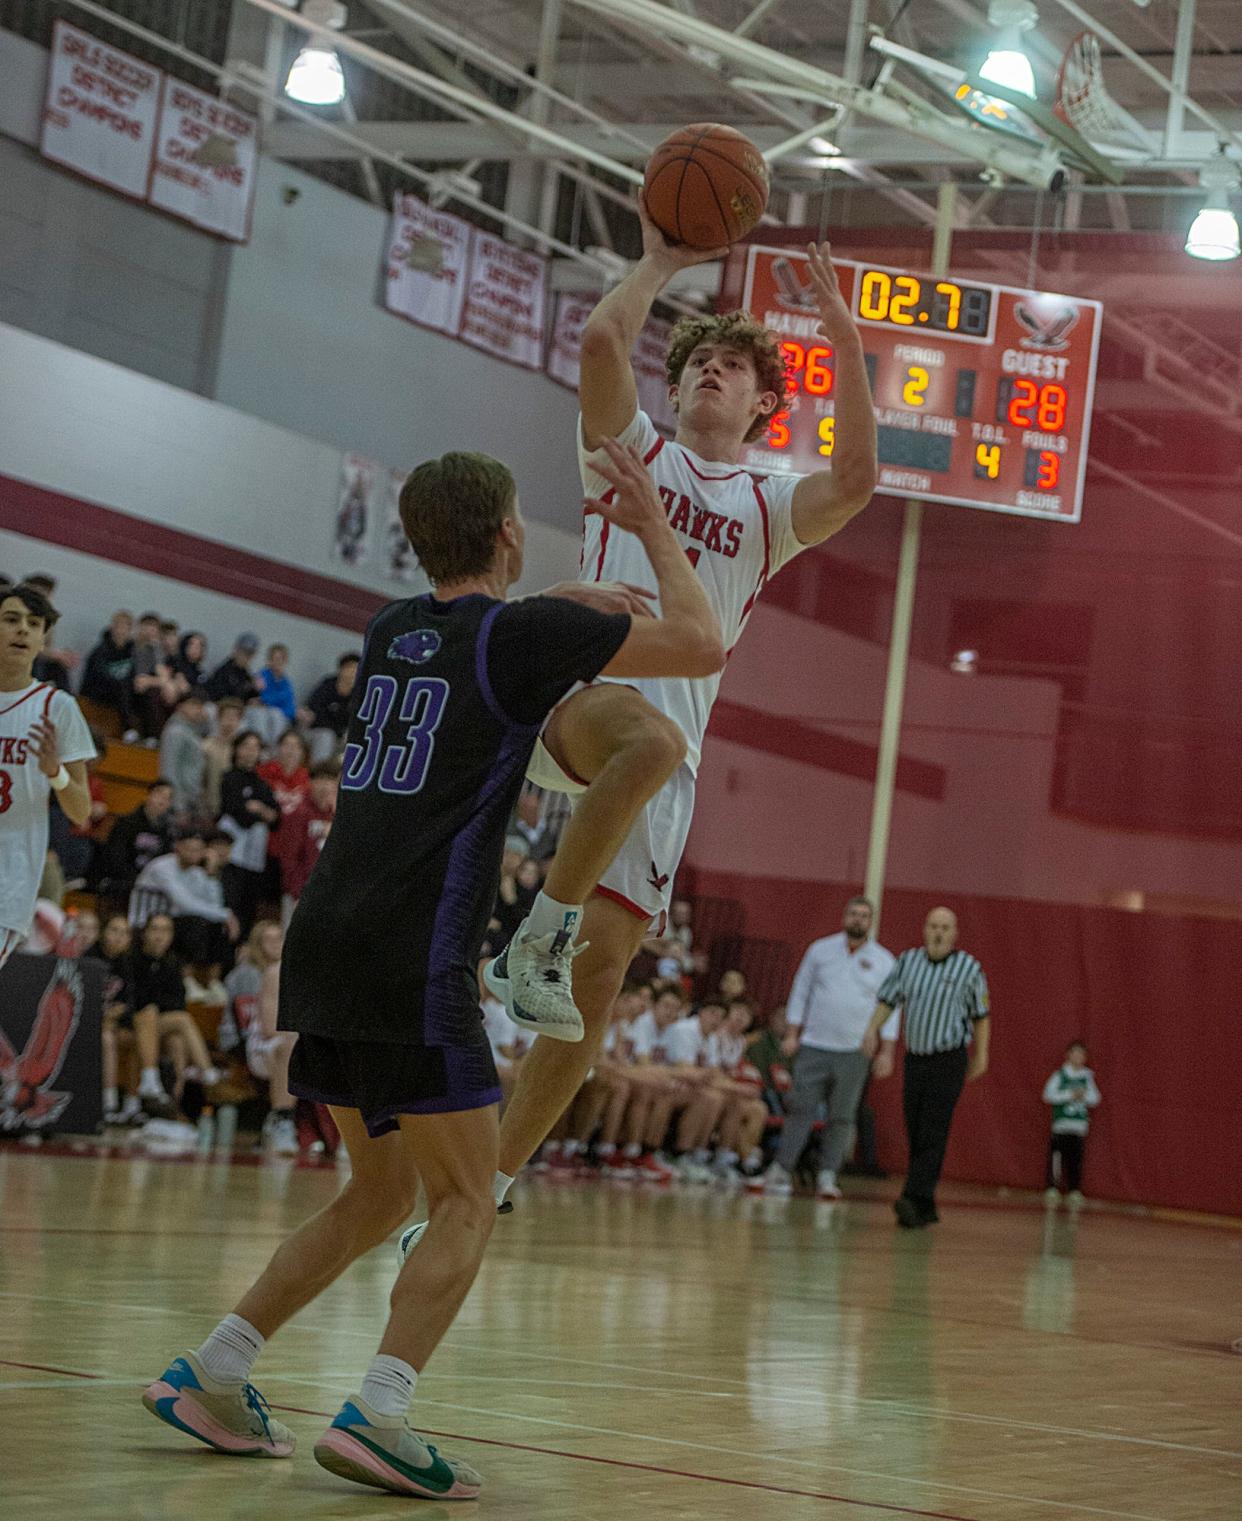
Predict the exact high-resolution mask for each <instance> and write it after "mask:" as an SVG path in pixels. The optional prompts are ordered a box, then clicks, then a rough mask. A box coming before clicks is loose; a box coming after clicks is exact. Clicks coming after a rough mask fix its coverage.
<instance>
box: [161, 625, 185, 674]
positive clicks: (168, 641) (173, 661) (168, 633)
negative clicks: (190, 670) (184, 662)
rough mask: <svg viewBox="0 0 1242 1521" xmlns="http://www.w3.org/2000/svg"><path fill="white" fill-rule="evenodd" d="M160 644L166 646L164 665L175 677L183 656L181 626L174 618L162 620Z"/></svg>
mask: <svg viewBox="0 0 1242 1521" xmlns="http://www.w3.org/2000/svg"><path fill="white" fill-rule="evenodd" d="M160 643H161V644H162V645H163V646H164V664H165V665H166V666H167V667H168V669H169V670H170V671H171V672H172V673H173V675H174V676H175V675H176V674H177V657H178V656H179V655H180V654H181V625H180V624H179V623H176V622H175V621H174V620H173V619H172V618H161V619H160Z"/></svg>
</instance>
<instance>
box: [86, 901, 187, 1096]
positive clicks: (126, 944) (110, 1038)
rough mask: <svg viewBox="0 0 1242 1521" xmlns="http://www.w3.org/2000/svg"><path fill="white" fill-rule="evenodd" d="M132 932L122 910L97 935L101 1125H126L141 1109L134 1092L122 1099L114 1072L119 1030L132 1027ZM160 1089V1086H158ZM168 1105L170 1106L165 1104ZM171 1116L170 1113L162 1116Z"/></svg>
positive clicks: (130, 1033) (118, 1064)
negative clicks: (100, 970)
mask: <svg viewBox="0 0 1242 1521" xmlns="http://www.w3.org/2000/svg"><path fill="white" fill-rule="evenodd" d="M133 941H134V932H133V930H132V929H131V928H130V924H129V920H128V919H126V918H125V916H124V915H123V914H113V915H112V917H111V918H110V919H109V920H108V921H107V923H106V924H105V925H104V927H103V929H102V930H101V932H100V936H99V945H98V947H97V949H96V955H97V957H98V959H99V960H100V961H102V962H103V965H104V986H103V1032H102V1040H103V1108H104V1124H105V1125H127V1124H129V1123H130V1122H131V1121H132V1120H134V1119H136V1118H137V1116H138V1115H139V1114H141V1113H142V1102H141V1100H140V1099H139V1097H138V1094H137V1093H136V1092H134V1093H127V1094H126V1096H125V1099H124V1101H123V1102H122V1100H121V1096H120V1083H119V1080H118V1074H119V1070H120V1061H119V1050H118V1046H119V1041H120V1037H121V1034H122V1032H124V1033H126V1034H128V1035H129V1036H130V1037H132V1034H133V1029H134V969H133V966H132V964H131V961H130V952H131V950H132V948H133ZM161 1091H162V1090H161ZM169 1107H170V1109H171V1106H169ZM165 1117H166V1118H171V1113H169V1114H168V1115H166V1116H165Z"/></svg>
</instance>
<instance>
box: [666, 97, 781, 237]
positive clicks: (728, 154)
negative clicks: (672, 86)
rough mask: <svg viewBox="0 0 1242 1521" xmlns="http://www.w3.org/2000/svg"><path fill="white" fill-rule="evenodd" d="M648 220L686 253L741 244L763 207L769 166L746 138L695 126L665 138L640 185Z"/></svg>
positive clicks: (711, 126) (714, 125)
mask: <svg viewBox="0 0 1242 1521" xmlns="http://www.w3.org/2000/svg"><path fill="white" fill-rule="evenodd" d="M643 197H644V199H645V201H646V204H647V211H648V213H649V215H650V217H651V220H652V221H653V222H654V223H655V224H656V226H657V227H658V228H659V229H660V231H661V232H662V233H663V234H664V236H665V237H666V238H671V239H672V240H673V241H674V242H676V243H685V244H686V245H687V246H688V247H690V248H723V247H724V246H725V245H726V244H729V243H736V242H737V240H738V239H739V238H744V237H745V236H746V234H747V233H748V232H749V231H750V230H751V228H752V227H754V226H755V224H756V223H757V222H758V220H759V218H760V217H761V216H762V215H763V213H764V209H765V208H766V206H767V204H768V166H767V164H765V163H764V161H763V155H762V154H761V153H760V152H759V150H758V148H756V147H755V145H754V143H752V142H751V140H750V139H749V138H748V137H745V136H743V135H742V133H740V132H737V131H735V130H734V128H732V127H722V126H721V125H720V124H719V123H717V122H696V123H695V124H694V125H693V126H690V127H682V128H681V130H680V131H678V132H674V133H673V135H672V136H671V137H668V138H665V140H664V141H663V142H662V143H661V144H660V146H659V147H658V148H657V149H656V150H655V152H654V153H653V154H652V155H651V159H650V162H649V163H648V164H647V174H646V178H645V180H644V182H643Z"/></svg>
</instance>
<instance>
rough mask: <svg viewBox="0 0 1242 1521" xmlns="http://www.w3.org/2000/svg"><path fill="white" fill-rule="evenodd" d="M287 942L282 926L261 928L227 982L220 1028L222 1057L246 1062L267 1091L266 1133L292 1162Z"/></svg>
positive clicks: (270, 923)
mask: <svg viewBox="0 0 1242 1521" xmlns="http://www.w3.org/2000/svg"><path fill="white" fill-rule="evenodd" d="M283 940H284V936H283V934H282V932H281V928H280V925H279V924H276V923H275V922H274V921H272V920H271V919H265V920H263V921H262V922H261V923H259V924H256V925H255V927H254V929H253V930H252V931H251V932H250V938H249V939H248V940H247V942H246V949H245V952H244V954H243V956H242V958H241V960H239V961H238V963H237V965H236V966H235V967H234V968H233V970H232V971H231V972H230V973H229V975H228V976H227V977H226V978H225V981H224V986H225V990H226V992H227V993H228V995H229V1002H228V1004H227V1006H226V1011H225V1015H224V1018H223V1019H222V1020H221V1022H220V1034H219V1043H220V1049H221V1050H222V1051H227V1052H229V1053H231V1054H235V1055H240V1056H244V1058H245V1062H246V1067H247V1069H248V1070H249V1072H250V1075H251V1076H252V1077H254V1078H255V1079H257V1081H258V1082H260V1083H261V1084H263V1086H264V1087H265V1088H266V1090H267V1099H268V1104H269V1106H270V1108H269V1112H268V1116H267V1120H266V1122H265V1123H264V1127H263V1133H264V1137H265V1139H266V1140H268V1141H269V1142H270V1143H271V1146H272V1150H273V1151H275V1152H277V1153H278V1154H280V1155H284V1156H292V1155H293V1154H294V1153H296V1151H297V1149H298V1136H297V1128H296V1126H295V1124H294V1110H295V1107H296V1106H295V1103H294V1099H293V1096H292V1094H291V1093H290V1092H289V1056H290V1053H291V1052H292V1050H293V1047H294V1044H295V1042H296V1041H297V1036H296V1035H294V1034H292V1033H291V1032H290V1031H288V1030H277V1028H276V1014H277V1005H278V1002H279V994H280V955H281V948H282V945H283Z"/></svg>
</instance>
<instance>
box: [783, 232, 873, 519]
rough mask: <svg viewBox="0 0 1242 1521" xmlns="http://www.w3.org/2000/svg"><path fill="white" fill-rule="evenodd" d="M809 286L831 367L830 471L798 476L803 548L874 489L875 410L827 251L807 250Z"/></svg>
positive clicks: (796, 502) (823, 246)
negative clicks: (833, 429)
mask: <svg viewBox="0 0 1242 1521" xmlns="http://www.w3.org/2000/svg"><path fill="white" fill-rule="evenodd" d="M809 252H810V256H811V283H812V285H813V287H814V290H815V299H816V302H817V304H818V306H819V333H820V336H821V337H823V338H824V339H826V340H827V341H828V342H829V343H830V344H831V345H832V350H833V354H834V356H835V361H836V434H835V437H836V442H835V445H834V447H833V453H832V469H831V470H817V471H815V472H814V474H812V475H806V476H803V478H802V479H801V480H800V481H799V482H798V485H797V487H796V488H795V490H794V495H793V528H794V533H796V534H797V536H798V539H799V541H800V542H801V543H803V544H819V543H821V542H822V541H823V540H824V539H826V538H828V537H829V535H831V534H834V533H836V531H837V530H838V529H839V528H844V526H845V525H846V523H848V522H849V520H850V519H851V518H852V517H853V516H854V514H855V513H857V512H861V511H862V509H863V508H864V507H865V506H866V505H867V503H868V502H869V501H870V500H871V494H872V492H873V491H874V490H875V483H876V431H875V409H874V408H873V407H872V405H871V387H870V385H869V384H868V382H867V364H866V360H865V359H864V357H863V346H862V339H861V338H860V337H859V334H858V329H857V328H856V327H855V326H854V319H853V318H852V317H851V316H850V311H849V307H848V306H846V304H845V301H844V300H843V298H842V296H841V291H840V288H839V287H838V285H837V276H836V271H835V270H834V269H833V267H832V259H831V253H832V250H831V248H830V246H829V245H828V244H827V243H820V244H819V245H818V246H817V245H816V244H814V243H812V244H811V245H810V249H809Z"/></svg>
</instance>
